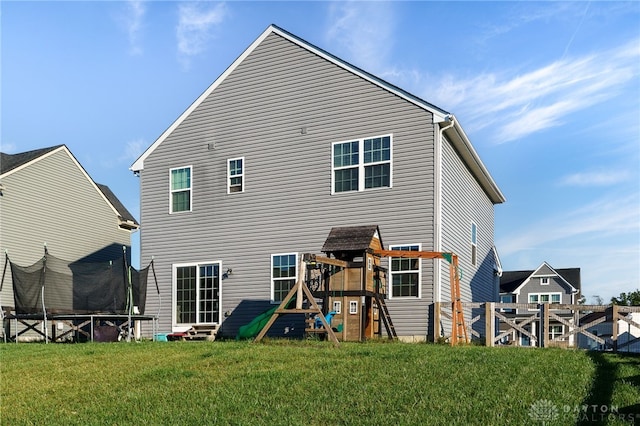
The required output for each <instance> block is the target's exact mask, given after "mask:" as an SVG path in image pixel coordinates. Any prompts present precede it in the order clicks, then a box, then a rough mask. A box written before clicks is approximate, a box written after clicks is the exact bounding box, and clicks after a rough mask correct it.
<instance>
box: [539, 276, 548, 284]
mask: <svg viewBox="0 0 640 426" xmlns="http://www.w3.org/2000/svg"><path fill="white" fill-rule="evenodd" d="M540 285H549V277H542V278H540Z"/></svg>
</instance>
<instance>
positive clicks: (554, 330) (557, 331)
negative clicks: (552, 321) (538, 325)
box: [549, 324, 564, 340]
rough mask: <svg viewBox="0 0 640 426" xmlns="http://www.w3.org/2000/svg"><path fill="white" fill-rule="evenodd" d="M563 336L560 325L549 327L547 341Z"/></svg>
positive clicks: (562, 328) (562, 329)
mask: <svg viewBox="0 0 640 426" xmlns="http://www.w3.org/2000/svg"><path fill="white" fill-rule="evenodd" d="M563 334H564V326H563V325H562V324H561V325H551V326H549V340H553V339H555V338H557V337H560V336H562V335H563ZM562 340H564V339H562Z"/></svg>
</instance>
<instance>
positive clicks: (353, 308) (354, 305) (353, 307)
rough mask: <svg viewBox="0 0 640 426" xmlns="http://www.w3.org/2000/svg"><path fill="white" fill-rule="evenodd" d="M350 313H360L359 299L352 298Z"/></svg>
mask: <svg viewBox="0 0 640 426" xmlns="http://www.w3.org/2000/svg"><path fill="white" fill-rule="evenodd" d="M349 313H350V314H352V315H354V314H357V313H358V301H357V300H352V301H350V302H349Z"/></svg>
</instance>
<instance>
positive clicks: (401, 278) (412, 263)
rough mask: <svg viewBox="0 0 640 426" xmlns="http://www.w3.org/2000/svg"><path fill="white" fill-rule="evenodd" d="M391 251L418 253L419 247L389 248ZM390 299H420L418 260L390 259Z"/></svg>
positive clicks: (417, 245) (419, 264)
mask: <svg viewBox="0 0 640 426" xmlns="http://www.w3.org/2000/svg"><path fill="white" fill-rule="evenodd" d="M391 250H408V251H420V245H419V244H414V245H406V246H391ZM389 263H390V265H391V268H390V269H391V297H392V298H393V297H420V269H421V268H420V266H421V263H420V259H418V258H413V259H412V258H403V257H392V258H391V259H390V262H389Z"/></svg>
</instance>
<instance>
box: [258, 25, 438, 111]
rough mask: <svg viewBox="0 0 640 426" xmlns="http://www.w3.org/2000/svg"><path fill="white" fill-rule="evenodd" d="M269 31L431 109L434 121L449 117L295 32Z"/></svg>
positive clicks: (279, 29) (397, 94)
mask: <svg viewBox="0 0 640 426" xmlns="http://www.w3.org/2000/svg"><path fill="white" fill-rule="evenodd" d="M267 31H268V32H274V33H276V34H278V35H279V36H281V37H284V38H285V39H287V40H289V41H290V42H292V43H295V44H297V45H298V46H300V47H302V48H303V49H306V50H308V51H310V52H312V53H314V54H316V55H318V56H320V57H321V58H323V59H325V60H327V61H329V62H331V63H332V64H334V65H336V66H338V67H340V68H342V69H344V70H347V71H349V72H350V73H352V74H355V75H357V76H358V77H360V78H362V79H364V80H367V81H368V82H370V83H373V84H375V85H376V86H378V87H381V88H383V89H385V90H387V91H389V92H391V93H393V94H394V95H396V96H399V97H400V98H402V99H404V100H406V101H408V102H411V103H412V104H414V105H417V106H419V107H420V108H422V109H424V110H427V111H429V112H430V113H432V114H433V121H434V123H441V122H444V121H447V117H448V116H449V113H447V112H444V111H441V110H439V109H436V108H434V107H433V106H432V105H430V104H428V103H427V102H420V99H418V98H413V97H411V96H407V92H404V91H402V90H399V89H398V88H397V87H395V86H393V85H391V84H385V82H384V81H382V80H379V79H377V78H374V77H373V76H372V75H371V74H369V73H367V72H364V71H362V70H360V69H359V68H357V67H355V66H353V65H350V64H348V63H347V62H345V61H342V60H340V59H339V58H337V57H335V56H333V55H331V54H328V52H326V51H324V50H322V49H320V48H318V47H316V46H313V45H311V44H309V43H307V42H306V41H304V40H302V39H300V38H298V37H296V36H294V35H293V34H290V33H288V32H286V31H284V30H282V29H281V28H278V27H276V26H274V25H271V26H270V27H269V29H267Z"/></svg>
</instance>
